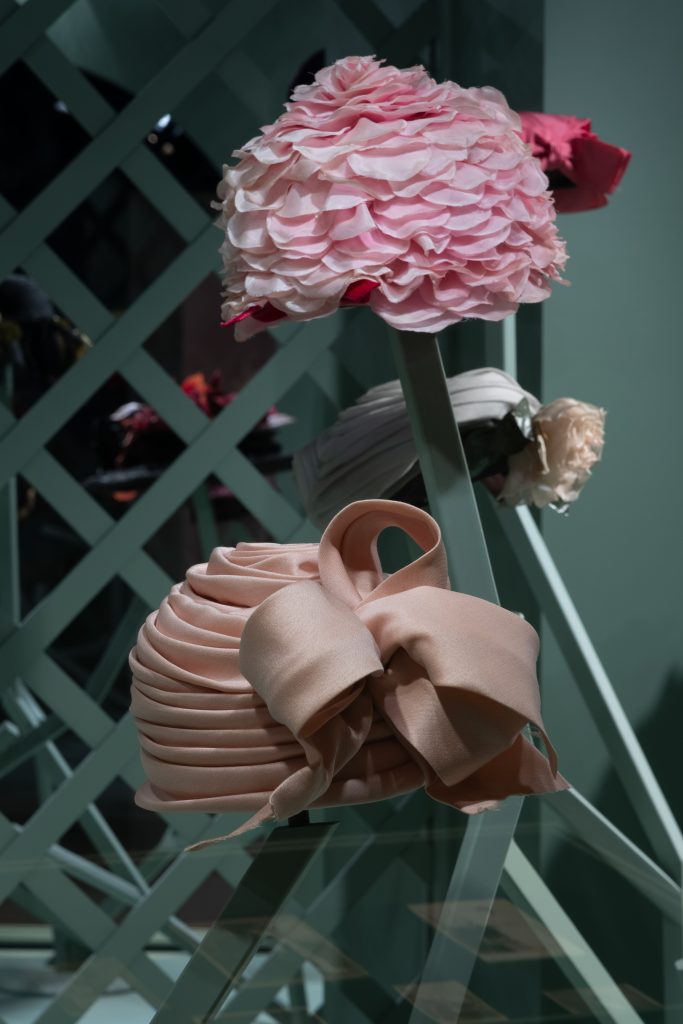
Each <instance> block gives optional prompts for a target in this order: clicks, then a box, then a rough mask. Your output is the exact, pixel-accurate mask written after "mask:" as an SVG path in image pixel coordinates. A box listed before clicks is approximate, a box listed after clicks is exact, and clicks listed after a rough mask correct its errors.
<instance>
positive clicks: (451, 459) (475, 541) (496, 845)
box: [393, 333, 522, 1024]
mask: <svg viewBox="0 0 683 1024" xmlns="http://www.w3.org/2000/svg"><path fill="white" fill-rule="evenodd" d="M393 338H394V357H395V360H396V364H397V367H398V372H399V377H400V379H401V386H402V388H403V393H404V396H405V399H406V406H407V409H408V415H409V418H410V423H411V427H412V429H413V436H414V438H415V445H416V448H417V453H418V458H419V462H420V469H421V471H422V475H423V478H424V482H425V487H426V490H427V497H428V500H429V507H430V509H431V511H432V514H433V515H434V516H435V518H436V519H437V521H438V523H439V526H440V527H441V530H442V534H443V539H444V545H445V548H446V553H447V555H448V567H449V574H450V577H451V582H452V584H453V586H454V587H455V588H456V589H458V590H461V591H463V592H465V593H468V594H473V595H475V596H476V597H481V598H484V599H485V600H488V601H494V602H495V603H498V593H497V591H496V585H495V582H494V579H493V573H492V571H491V564H490V561H489V557H488V551H487V549H486V542H485V540H484V534H483V531H482V528H481V522H480V520H479V513H478V511H477V503H476V500H475V497H474V491H473V488H472V483H471V480H470V474H469V470H468V468H467V462H466V460H465V453H464V451H463V447H462V441H461V439H460V432H459V430H458V427H457V423H456V421H455V418H454V416H453V408H452V406H451V401H450V396H449V394H448V385H447V382H446V375H445V373H444V369H443V364H442V361H441V354H440V352H439V347H438V344H437V340H436V338H435V337H431V336H428V335H424V334H408V333H395V334H393ZM521 806H522V800H521V799H519V798H515V799H511V800H508V801H506V802H505V804H504V806H503V808H502V809H501V810H500V811H499V812H498V814H497V815H496V816H495V821H493V822H492V821H491V820H490V817H487V816H485V815H478V816H477V817H475V818H472V819H471V820H470V821H469V823H468V826H467V831H466V833H465V838H464V840H463V843H462V846H461V849H460V851H459V853H458V857H457V860H456V863H455V866H454V869H453V874H452V877H451V881H450V883H449V886H448V894H447V897H446V900H447V905H450V906H456V905H457V903H458V902H459V901H460V900H469V899H478V900H484V901H486V902H487V903H488V907H489V912H490V907H491V904H492V903H493V899H494V897H495V894H496V890H497V889H498V884H499V882H500V878H501V874H502V871H503V864H504V863H505V858H506V856H507V852H508V849H509V846H510V842H511V841H512V837H513V835H514V831H515V828H516V826H517V821H518V818H519V813H520V810H521ZM487 917H488V915H487V914H485V915H482V920H481V924H480V925H479V926H478V934H477V935H476V936H473V942H472V949H469V950H468V949H465V948H464V947H458V948H457V949H456V950H454V949H453V948H452V946H451V945H450V943H448V940H446V939H445V938H444V936H443V935H442V934H440V933H439V932H437V933H436V935H435V937H434V940H433V942H432V946H431V949H430V951H429V954H428V956H427V961H426V963H425V966H424V970H423V971H422V974H421V981H422V982H427V983H428V982H430V981H433V980H435V979H439V978H441V977H443V976H444V974H443V972H444V968H445V965H446V964H447V965H448V976H449V977H452V978H455V979H457V980H458V981H460V982H461V983H462V986H463V992H464V991H466V989H467V986H468V984H469V980H470V976H471V974H472V970H473V968H474V961H475V959H476V953H475V952H473V950H474V949H476V948H478V946H479V943H480V941H481V939H482V938H483V934H484V929H485V927H486V920H487ZM418 1000H419V992H418ZM459 1012H460V1006H454V1007H453V1013H454V1020H457V1015H458V1014H459ZM421 1016H422V1015H421V1014H420V1011H419V1009H418V1008H416V1009H415V1011H414V1013H413V1014H412V1015H411V1017H412V1019H413V1021H414V1024H417V1021H418V1020H419V1018H420V1017H421Z"/></svg>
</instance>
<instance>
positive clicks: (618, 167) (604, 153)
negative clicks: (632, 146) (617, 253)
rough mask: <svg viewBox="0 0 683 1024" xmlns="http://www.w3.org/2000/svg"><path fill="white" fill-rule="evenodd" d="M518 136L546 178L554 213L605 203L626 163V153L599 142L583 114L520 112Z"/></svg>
mask: <svg viewBox="0 0 683 1024" xmlns="http://www.w3.org/2000/svg"><path fill="white" fill-rule="evenodd" d="M520 117H521V119H522V138H523V139H524V141H525V142H527V143H529V145H530V146H531V150H532V153H533V155H534V156H535V157H537V158H538V159H539V160H540V162H541V166H542V168H543V170H544V171H545V172H546V174H547V175H548V178H549V180H550V188H551V190H552V193H553V196H554V198H555V207H556V209H557V211H558V213H578V212H580V211H581V210H595V209H597V208H598V207H600V206H605V204H606V203H607V196H608V195H610V194H611V193H612V192H614V190H615V189H616V187H617V185H618V184H619V182H620V181H621V179H622V177H623V175H624V171H625V170H626V168H627V167H628V162H629V160H630V159H631V154H630V153H629V151H628V150H627V149H622V148H621V147H620V146H612V145H610V143H608V142H603V141H602V139H599V138H598V136H597V135H596V134H595V132H593V131H592V130H591V122H590V120H589V119H588V118H585V117H574V116H572V115H571V114H540V113H528V112H525V113H523V114H520Z"/></svg>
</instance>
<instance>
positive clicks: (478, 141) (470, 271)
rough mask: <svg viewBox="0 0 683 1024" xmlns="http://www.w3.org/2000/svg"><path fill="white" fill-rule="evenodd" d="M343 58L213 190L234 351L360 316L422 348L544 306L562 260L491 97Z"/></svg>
mask: <svg viewBox="0 0 683 1024" xmlns="http://www.w3.org/2000/svg"><path fill="white" fill-rule="evenodd" d="M382 63H383V62H382V61H379V60H376V59H375V58H373V57H346V58H344V59H343V60H339V61H337V62H336V64H333V65H332V66H331V67H327V68H324V69H323V70H322V71H319V72H318V74H317V75H316V76H315V81H314V82H312V83H311V84H310V85H300V86H298V87H297V89H295V91H294V93H293V95H292V102H291V103H288V104H287V105H286V110H285V112H284V113H282V114H281V115H280V116H279V117H278V118H277V119H276V120H275V121H274V123H273V124H270V125H266V126H265V127H264V128H263V129H262V133H261V134H260V135H258V136H256V137H255V138H253V139H251V140H250V141H249V142H247V143H246V144H245V145H244V146H242V147H241V148H240V149H238V150H236V151H235V153H234V154H233V155H234V156H236V157H238V158H239V162H238V163H237V164H236V165H234V166H226V167H225V168H224V176H223V180H222V182H221V183H220V185H219V187H218V195H219V198H220V208H221V216H220V221H219V224H220V226H221V227H222V228H223V230H224V233H225V240H224V243H223V246H222V249H221V252H222V254H223V260H224V265H225V271H226V275H225V276H226V280H225V291H224V300H225V301H224V304H223V307H222V313H223V319H224V321H225V322H226V323H236V324H237V327H236V332H235V336H236V337H237V338H238V340H242V339H244V338H247V337H249V335H250V334H254V333H256V332H257V331H259V330H263V328H264V325H267V324H273V323H276V322H277V321H278V320H281V319H284V318H287V319H291V320H312V319H314V318H316V317H321V316H326V315H328V314H330V313H333V312H334V311H335V310H336V309H337V308H338V307H339V306H340V305H343V304H348V303H354V302H365V301H369V304H370V306H371V307H372V309H373V310H374V311H375V312H376V313H377V314H378V315H379V316H381V317H382V318H383V319H384V320H386V321H387V323H389V324H391V325H392V326H393V327H396V328H399V329H402V330H408V331H423V332H428V333H434V332H436V331H439V330H441V329H442V328H444V327H447V326H448V325H449V324H454V323H457V322H458V321H460V320H462V319H464V318H466V317H467V318H470V317H480V318H482V319H484V320H500V319H502V318H503V317H505V316H508V315H509V314H510V313H513V312H514V311H515V310H516V309H517V307H518V305H519V303H520V302H539V301H541V300H542V299H545V298H546V297H547V296H548V295H549V294H550V281H551V280H553V279H555V280H557V279H559V277H560V272H561V270H562V268H563V266H564V263H565V260H566V253H565V248H564V243H563V242H562V241H561V240H560V239H559V237H558V234H557V230H556V227H555V209H554V206H553V203H552V199H551V197H550V194H549V192H548V191H547V188H548V180H547V178H546V177H545V175H544V174H543V171H542V170H541V167H540V165H539V163H538V161H537V160H536V159H535V158H534V157H533V156H532V155H531V152H530V150H529V147H528V146H526V145H525V144H524V143H523V142H522V139H521V138H520V135H519V132H520V121H519V118H518V116H517V114H515V113H514V112H513V111H511V110H510V108H509V106H508V104H507V102H506V100H505V97H504V96H503V95H502V94H501V93H500V92H498V91H497V90H496V89H493V88H490V87H488V86H486V87H484V88H470V89H464V88H462V87H461V86H459V85H456V84H455V83H454V82H440V83H437V82H435V81H434V79H432V78H430V77H429V75H428V74H427V73H426V71H425V69H424V68H422V67H412V68H405V69H399V68H395V67H391V66H384V67H383V66H382Z"/></svg>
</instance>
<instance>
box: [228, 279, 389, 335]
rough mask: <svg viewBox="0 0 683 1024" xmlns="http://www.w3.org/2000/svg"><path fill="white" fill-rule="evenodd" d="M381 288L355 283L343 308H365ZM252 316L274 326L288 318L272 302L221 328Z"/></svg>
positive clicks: (351, 286)
mask: <svg viewBox="0 0 683 1024" xmlns="http://www.w3.org/2000/svg"><path fill="white" fill-rule="evenodd" d="M378 287H379V282H377V281H366V280H362V281H354V282H353V284H350V285H349V287H348V288H347V289H346V291H345V292H344V294H343V296H342V300H341V305H342V306H364V305H365V304H366V303H367V301H368V299H369V298H370V293H371V292H372V291H374V290H375V288H378ZM248 316H251V317H253V318H254V320H258V321H259V322H260V323H262V324H273V323H277V321H278V320H286V319H287V316H286V314H285V313H282V312H281V311H280V310H279V309H276V308H275V306H272V305H271V304H270V302H266V304H265V306H250V307H249V309H245V310H244V312H243V313H238V314H237V316H233V317H232V318H231V319H230V320H223V321H222V322H221V327H232V325H233V324H236V323H239V321H240V320H244V319H246V317H248Z"/></svg>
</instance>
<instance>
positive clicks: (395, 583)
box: [130, 500, 567, 831]
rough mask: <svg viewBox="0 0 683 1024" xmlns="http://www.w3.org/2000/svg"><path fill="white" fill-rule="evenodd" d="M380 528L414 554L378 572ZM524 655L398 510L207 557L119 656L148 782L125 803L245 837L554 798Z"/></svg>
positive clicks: (523, 639) (370, 512) (358, 506)
mask: <svg viewBox="0 0 683 1024" xmlns="http://www.w3.org/2000/svg"><path fill="white" fill-rule="evenodd" d="M387 527H399V528H400V529H403V530H404V531H405V532H406V533H407V534H408V535H409V536H410V537H412V539H413V540H414V541H415V542H416V543H417V544H418V545H419V547H420V548H421V549H422V551H423V554H422V555H421V556H420V557H419V558H418V559H416V561H414V562H412V563H411V564H410V565H408V566H406V567H404V568H403V569H401V570H399V571H398V572H396V573H394V574H393V575H391V576H386V575H385V574H384V573H383V572H382V569H381V565H380V563H379V559H378V554H377V538H378V536H379V534H380V533H381V532H382V530H384V529H385V528H387ZM537 653H538V637H537V635H536V633H535V631H534V630H533V629H532V628H531V627H530V626H529V625H528V624H527V623H525V622H524V621H523V620H521V619H520V618H519V617H518V616H516V615H514V614H512V613H511V612H508V611H505V610H503V609H501V608H499V607H498V606H497V605H493V604H490V603H489V602H486V601H482V600H480V599H478V598H474V597H469V596H467V595H464V594H458V593H454V592H452V591H450V589H449V583H448V575H447V568H446V558H445V552H444V549H443V545H442V543H441V536H440V531H439V528H438V526H437V524H436V522H435V521H434V520H433V519H432V518H431V516H429V515H428V514H427V513H426V512H423V511H421V510H420V509H417V508H414V507H413V506H411V505H406V504H403V503H401V502H394V501H384V500H371V501H359V502H355V503H354V504H352V505H349V506H348V507H347V508H345V509H344V510H343V511H342V512H340V513H339V514H338V515H337V516H336V517H335V518H334V519H333V520H332V522H331V523H330V525H329V526H328V528H327V530H326V531H325V533H324V534H323V537H322V540H321V543H320V545H319V546H318V545H317V544H283V545H277V544H238V545H237V547H236V548H217V549H216V550H215V551H214V552H213V553H212V555H211V558H210V559H209V562H208V563H207V564H206V565H199V566H194V567H193V568H192V569H190V570H189V571H188V573H187V576H186V579H185V581H184V582H183V583H181V584H179V585H177V586H175V587H174V588H173V589H172V591H171V593H170V594H169V596H168V597H167V598H166V599H165V600H164V602H163V603H162V605H161V607H160V608H159V610H158V611H157V612H155V613H153V614H152V615H150V616H149V618H148V619H147V621H146V623H145V624H144V625H143V627H142V629H141V630H140V634H139V636H138V641H137V644H136V647H135V648H134V650H133V651H132V653H131V658H130V664H131V669H132V672H133V687H132V710H133V714H134V716H135V719H136V722H137V726H138V730H139V736H140V748H141V755H142V761H143V766H144V769H145V773H146V776H147V779H148V781H147V782H146V783H145V784H144V785H143V786H142V788H141V789H140V790H139V791H138V793H137V796H136V800H137V802H138V804H140V805H141V806H142V807H146V808H149V809H151V810H158V811H160V810H164V811H168V810H189V811H216V812H219V811H242V810H243V811H256V812H257V814H256V815H255V816H254V817H253V818H252V819H251V820H250V821H248V822H247V823H246V825H245V826H244V828H247V827H252V826H254V825H256V824H259V823H260V822H262V821H265V820H269V819H274V818H278V819H282V818H287V817H291V816H292V815H294V814H296V813H298V812H299V811H301V810H303V809H305V808H307V807H314V806H336V805H340V804H355V803H365V802H369V801H374V800H380V799H383V798H385V797H390V796H395V795H398V794H400V793H405V792H409V791H411V790H413V789H416V788H419V787H425V788H426V790H427V792H428V793H429V795H430V796H432V797H433V798H434V799H436V800H439V801H441V802H444V803H447V804H450V805H451V806H453V807H457V808H458V809H460V810H463V811H466V812H468V813H475V812H478V811H481V810H485V809H487V808H489V807H491V806H494V805H495V804H496V803H497V802H498V801H500V800H501V799H503V798H505V797H506V796H508V795H511V794H513V793H518V794H523V793H544V792H552V791H556V790H559V789H564V788H566V786H567V783H566V782H565V780H564V779H563V778H562V777H561V776H560V775H559V774H558V772H557V765H556V759H555V753H554V751H553V749H552V747H551V746H550V744H549V742H548V740H547V737H546V736H545V731H544V727H543V723H542V720H541V714H540V701H539V691H538V684H537V682H536V675H535V662H536V657H537ZM527 723H531V724H532V726H534V727H535V728H536V729H537V730H538V733H539V734H540V735H541V736H542V737H543V739H544V743H545V746H546V749H547V751H548V754H549V760H547V759H546V758H545V757H544V756H543V755H542V754H541V752H540V751H539V750H537V749H536V747H535V746H533V744H531V743H530V742H529V741H528V740H527V739H526V737H525V736H524V735H522V730H523V729H524V727H525V726H526V725H527ZM239 831H242V829H240V830H239Z"/></svg>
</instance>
